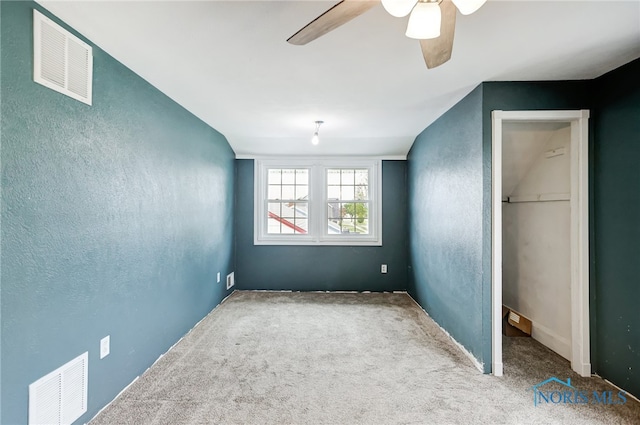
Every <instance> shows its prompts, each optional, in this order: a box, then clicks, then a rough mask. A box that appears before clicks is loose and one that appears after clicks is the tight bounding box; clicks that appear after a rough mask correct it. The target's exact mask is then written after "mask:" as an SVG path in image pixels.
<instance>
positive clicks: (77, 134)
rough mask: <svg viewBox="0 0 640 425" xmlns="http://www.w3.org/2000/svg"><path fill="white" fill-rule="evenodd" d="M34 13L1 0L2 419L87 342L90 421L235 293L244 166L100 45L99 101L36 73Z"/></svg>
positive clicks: (12, 418)
mask: <svg viewBox="0 0 640 425" xmlns="http://www.w3.org/2000/svg"><path fill="white" fill-rule="evenodd" d="M33 8H37V9H39V10H42V9H41V8H40V6H38V5H36V4H35V3H33V2H27V1H24V2H23V1H18V2H7V1H2V2H0V11H1V12H0V14H1V18H0V19H1V22H0V23H1V34H2V36H1V43H2V44H1V47H2V49H1V65H0V69H1V77H2V80H1V83H2V84H1V99H2V104H1V111H0V112H1V128H0V130H1V139H0V140H1V147H2V151H1V164H2V174H1V183H2V189H1V201H2V205H1V220H2V221H1V224H2V226H1V259H0V260H1V267H2V286H1V303H2V304H1V308H2V311H1V320H2V323H1V326H2V347H1V362H2V364H1V367H2V390H1V391H2V392H1V404H2V417H1V419H0V422H1V423H3V424H24V423H27V406H28V385H29V384H31V383H32V382H34V381H36V380H37V379H39V378H40V377H42V376H43V375H45V374H47V373H49V372H51V371H52V370H54V369H56V368H57V367H59V366H61V365H62V364H64V363H66V362H67V361H69V360H71V359H73V358H75V357H76V356H78V355H80V354H81V353H83V352H85V351H88V352H89V398H88V412H87V413H86V414H85V415H83V416H82V417H81V418H80V420H79V421H78V423H85V422H87V421H88V420H89V419H91V417H93V416H94V415H95V414H96V413H97V412H98V411H99V409H100V408H102V407H103V406H104V405H105V404H106V403H108V402H110V401H111V400H112V399H113V398H114V397H115V396H116V395H117V394H118V393H119V392H120V391H121V390H122V389H123V388H124V387H125V386H126V385H128V384H129V383H130V382H131V381H132V380H133V379H134V378H135V377H136V376H138V375H140V374H141V373H142V372H144V371H145V370H146V369H147V368H148V367H149V366H150V365H151V364H152V363H153V362H154V361H155V360H156V359H157V358H158V356H160V355H161V354H162V353H164V352H166V351H167V349H168V348H169V347H171V345H173V344H174V343H175V342H176V341H178V339H179V338H180V337H182V336H183V335H184V334H185V333H186V332H187V331H188V330H189V329H190V328H192V327H193V326H194V324H195V323H197V322H198V321H199V320H200V319H202V318H203V317H204V316H205V315H206V314H207V313H208V312H210V311H211V310H212V309H213V308H214V307H215V306H216V305H217V304H219V303H220V301H221V300H222V299H223V298H224V297H225V296H226V295H227V294H228V291H226V289H225V287H224V286H223V285H222V284H217V283H216V272H218V271H220V272H221V273H222V275H223V276H224V275H225V274H226V273H229V272H231V271H232V270H233V269H234V267H235V264H234V255H233V243H234V240H233V228H234V210H233V206H234V187H235V186H234V173H235V162H234V161H235V160H234V154H233V151H232V150H231V148H230V146H229V144H228V143H227V141H226V139H225V138H224V137H223V136H222V135H221V134H220V133H218V132H217V131H215V130H214V129H212V128H210V127H209V126H207V125H206V124H204V123H203V122H202V121H200V120H199V119H197V118H196V117H194V116H193V115H191V114H190V113H188V112H187V111H186V110H184V109H183V108H182V107H180V106H179V105H177V104H176V103H175V102H173V101H172V100H170V99H169V98H168V97H166V96H165V95H164V94H162V93H160V92H159V91H158V90H157V89H155V88H154V87H152V86H151V85H150V84H149V83H147V82H146V81H144V80H143V79H141V78H140V77H139V76H137V75H135V74H134V73H133V72H132V71H131V70H129V69H127V68H126V67H125V66H123V65H122V64H120V63H119V62H117V61H116V60H114V59H113V58H112V57H110V56H109V55H107V54H106V53H105V52H103V51H101V50H100V49H98V48H96V47H95V46H94V50H93V52H94V79H93V105H92V106H88V105H85V104H83V103H80V102H78V101H75V100H73V99H71V98H69V97H66V96H64V95H62V94H59V93H57V92H54V91H52V90H49V89H47V88H45V87H43V86H41V85H39V84H36V83H34V82H33V78H32V74H33V64H32V55H33V53H32V52H33V48H32V43H33V40H32V31H33V27H32V22H33V17H32V13H33V12H32V9H33ZM43 12H44V13H45V14H46V15H48V16H50V14H49V13H48V12H46V11H43ZM106 335H111V354H110V355H109V356H108V357H106V358H105V359H103V360H99V341H100V339H101V338H103V337H104V336H106Z"/></svg>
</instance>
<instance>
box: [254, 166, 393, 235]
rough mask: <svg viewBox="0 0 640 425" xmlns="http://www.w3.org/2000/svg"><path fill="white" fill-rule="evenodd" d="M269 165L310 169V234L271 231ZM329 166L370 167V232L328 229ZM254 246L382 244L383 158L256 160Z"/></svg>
mask: <svg viewBox="0 0 640 425" xmlns="http://www.w3.org/2000/svg"><path fill="white" fill-rule="evenodd" d="M269 168H309V170H310V174H309V197H308V201H309V233H308V234H306V235H301V234H297V235H295V234H285V235H270V234H267V219H266V217H267V214H266V208H267V207H266V202H265V199H266V196H267V193H266V191H267V183H266V181H267V170H268V169H269ZM327 168H367V169H369V197H370V202H371V208H370V210H369V230H370V234H368V235H356V234H349V235H330V234H328V232H327V228H326V227H327V226H326V223H327V220H328V217H327V208H326V207H325V205H326V201H327V182H326V172H325V170H326V169H327ZM253 216H254V223H253V244H254V245H347V246H382V160H381V159H380V158H368V157H357V158H352V159H345V158H291V157H290V158H282V159H255V161H254V208H253Z"/></svg>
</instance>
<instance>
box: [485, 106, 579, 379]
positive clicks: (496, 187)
mask: <svg viewBox="0 0 640 425" xmlns="http://www.w3.org/2000/svg"><path fill="white" fill-rule="evenodd" d="M517 121H521V122H536V121H555V122H566V123H570V124H571V148H570V152H571V158H570V159H571V201H570V206H571V232H570V234H571V368H572V369H573V370H574V371H575V372H577V373H578V374H579V375H580V376H591V355H590V341H589V111H588V110H578V111H499V110H496V111H492V113H491V128H492V143H491V150H492V153H491V210H492V212H491V228H492V232H491V251H492V252H491V302H492V305H491V368H492V372H493V374H494V375H495V376H502V372H503V364H502V124H503V122H517Z"/></svg>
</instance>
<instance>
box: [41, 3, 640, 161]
mask: <svg viewBox="0 0 640 425" xmlns="http://www.w3.org/2000/svg"><path fill="white" fill-rule="evenodd" d="M39 3H41V4H43V6H45V7H46V8H47V9H49V10H50V11H51V12H53V13H54V14H55V15H56V16H58V17H59V18H60V19H62V20H63V21H65V22H66V23H67V24H69V25H71V26H72V27H73V28H75V29H76V30H77V31H79V32H80V33H82V34H83V35H84V36H86V37H87V38H89V39H90V40H91V41H92V42H94V43H95V44H96V45H98V46H99V47H100V48H102V49H104V50H105V51H106V52H108V53H109V54H111V55H112V56H113V57H115V58H116V59H118V60H119V61H120V62H122V63H123V64H125V65H126V66H128V67H129V68H130V69H132V70H133V71H134V72H136V73H137V74H139V75H140V76H142V77H143V78H144V79H146V80H147V81H149V82H150V83H152V84H153V85H154V86H156V87H157V88H158V89H160V90H161V91H162V92H164V93H165V94H167V95H168V96H169V97H171V98H172V99H174V100H175V101H176V102H178V103H179V104H181V105H182V106H183V107H185V108H186V109H188V110H189V111H191V112H192V113H193V114H195V115H196V116H198V117H199V118H201V119H202V120H203V121H205V122H206V123H208V124H209V125H211V126H212V127H214V128H215V129H217V130H218V131H220V132H221V133H222V134H224V135H225V136H226V137H227V139H228V140H229V143H230V144H231V146H232V148H233V149H234V151H235V152H236V154H237V155H238V156H239V157H246V156H255V155H280V154H289V155H376V156H384V157H394V156H399V157H402V156H404V155H406V154H407V152H408V150H409V149H410V147H411V144H412V143H413V141H414V139H415V137H416V136H417V135H418V134H419V133H420V132H421V131H422V130H423V129H424V128H425V127H427V126H428V125H429V124H430V123H432V122H433V121H434V120H436V119H437V118H438V117H439V116H440V115H441V114H442V113H443V112H445V111H446V110H447V109H449V108H450V107H451V106H453V105H454V104H455V103H457V102H458V101H459V100H460V99H461V98H462V97H464V96H465V95H466V94H467V93H469V92H470V91H471V90H472V89H473V88H474V87H476V86H477V85H478V84H480V83H481V82H483V81H505V80H564V79H590V78H594V77H597V76H599V75H601V74H603V73H605V72H607V71H609V70H611V69H614V68H616V67H618V66H620V65H622V64H624V63H627V62H629V61H631V60H633V59H635V58H638V57H640V0H631V1H621V2H619V1H612V0H600V1H576V0H573V1H539V0H538V1H520V0H510V1H499V0H489V2H488V3H487V4H485V5H484V6H483V7H482V8H481V9H480V10H479V11H478V12H476V13H474V14H472V15H469V16H463V15H460V14H459V13H458V19H457V28H456V35H455V42H454V49H453V56H452V59H451V60H450V61H449V62H447V63H446V64H444V65H442V66H440V67H438V68H435V69H433V70H428V69H427V68H426V66H425V65H424V61H423V58H422V55H421V51H420V45H419V43H418V42H417V41H416V40H411V39H409V38H407V37H405V36H404V30H405V26H406V21H407V18H393V17H392V16H390V15H389V14H387V13H386V12H385V11H384V9H383V8H382V6H376V7H374V8H373V9H372V10H370V11H368V12H366V13H365V14H364V15H362V16H360V17H358V18H356V19H354V20H353V21H351V22H349V23H347V24H346V25H344V26H342V27H340V28H338V29H336V30H334V31H333V32H331V33H329V34H327V35H325V36H324V37H321V38H319V39H318V40H316V41H313V42H311V43H309V44H308V45H306V46H293V45H290V44H288V43H287V42H286V41H285V40H286V39H287V38H288V37H289V36H291V35H292V34H294V33H295V32H296V31H297V30H298V29H300V28H301V27H302V26H304V25H305V24H307V23H308V22H309V21H311V20H312V19H314V18H315V17H317V16H318V15H320V14H321V13H322V12H324V11H325V10H326V9H328V8H329V7H331V6H332V5H333V4H334V3H335V1H308V0H307V1H195V2H189V1H119V2H116V1H86V0H85V1H62V2H61V1H48V0H44V1H42V0H41V1H39ZM315 120H324V121H325V124H324V125H323V126H322V128H321V131H320V136H321V142H320V145H318V146H312V145H311V143H310V139H311V136H312V134H313V131H314V128H315V126H314V121H315Z"/></svg>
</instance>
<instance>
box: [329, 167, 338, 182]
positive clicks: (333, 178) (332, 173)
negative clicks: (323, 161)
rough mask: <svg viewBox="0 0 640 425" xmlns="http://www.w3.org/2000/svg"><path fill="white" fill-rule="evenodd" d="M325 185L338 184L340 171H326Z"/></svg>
mask: <svg viewBox="0 0 640 425" xmlns="http://www.w3.org/2000/svg"><path fill="white" fill-rule="evenodd" d="M327 184H335V185H339V184H340V170H332V169H330V170H327Z"/></svg>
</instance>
